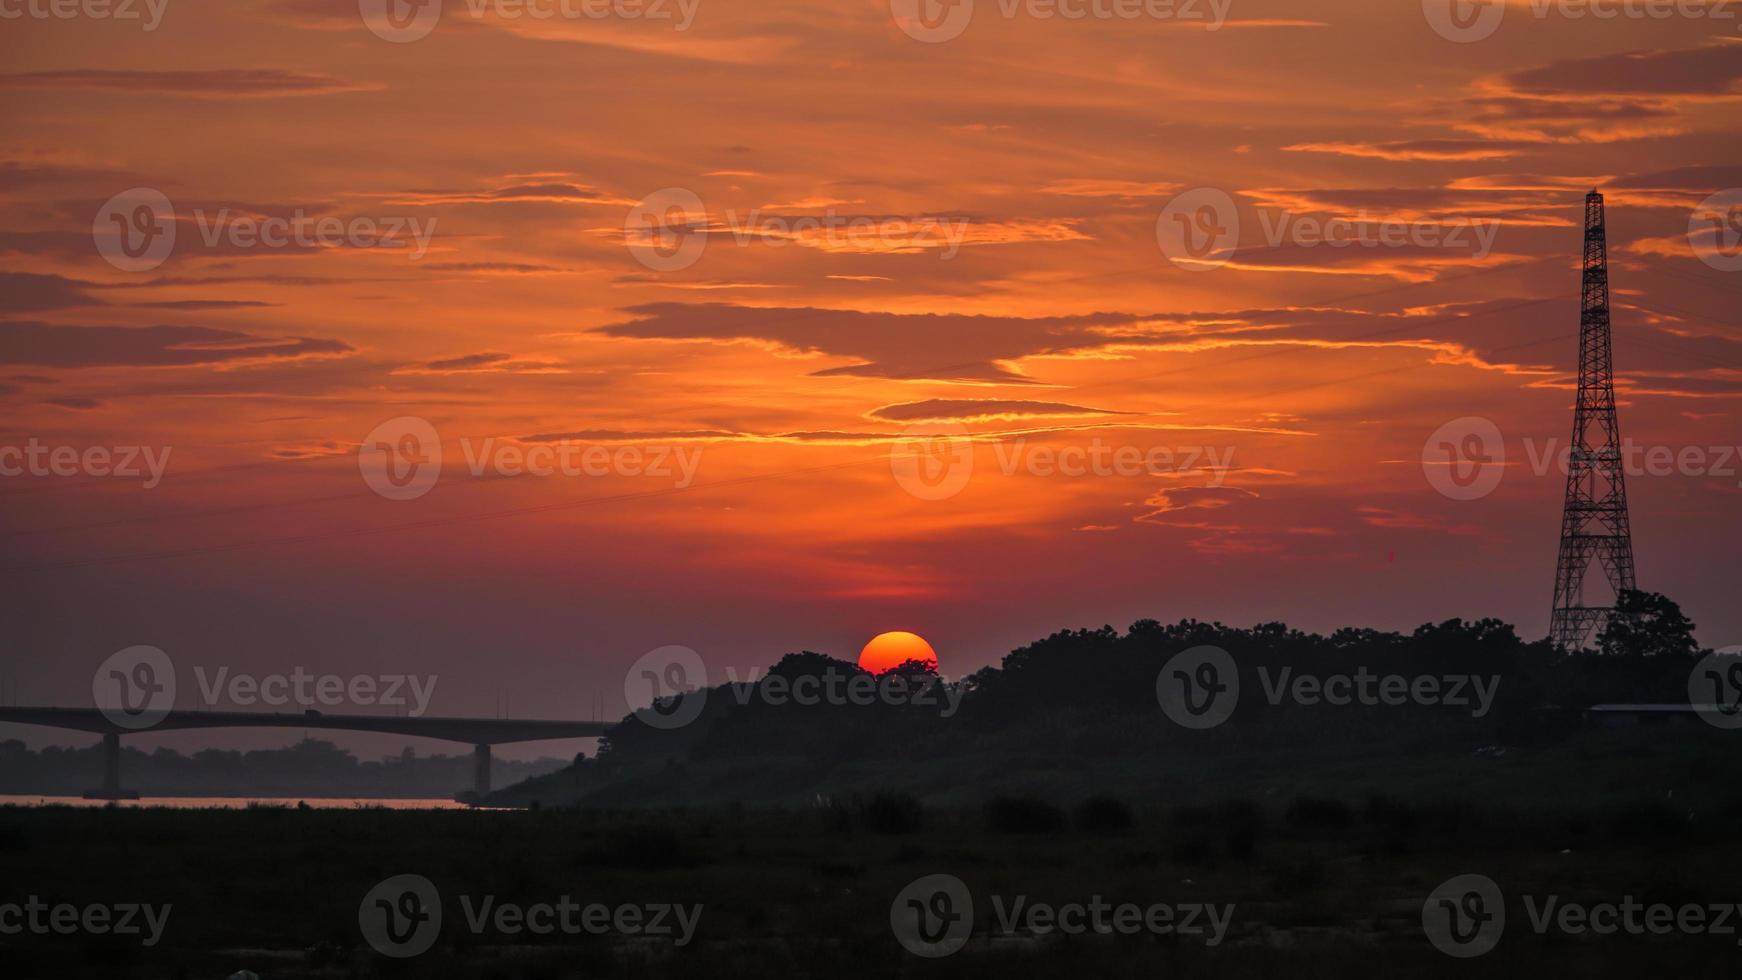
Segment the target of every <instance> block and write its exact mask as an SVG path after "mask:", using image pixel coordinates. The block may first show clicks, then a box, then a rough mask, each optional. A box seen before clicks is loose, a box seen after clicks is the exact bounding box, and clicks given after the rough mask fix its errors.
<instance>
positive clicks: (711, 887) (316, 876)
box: [0, 733, 1742, 978]
mask: <svg viewBox="0 0 1742 980" xmlns="http://www.w3.org/2000/svg"><path fill="white" fill-rule="evenodd" d="M1688 737H1689V738H1690V739H1694V740H1693V741H1687V742H1683V741H1680V740H1678V738H1677V737H1675V736H1672V735H1666V734H1664V733H1632V734H1621V735H1604V736H1594V737H1593V738H1591V739H1586V740H1581V741H1580V742H1578V743H1577V744H1572V745H1567V744H1561V745H1557V746H1554V747H1551V748H1548V749H1545V750H1543V751H1541V752H1536V753H1521V754H1515V755H1512V756H1510V757H1502V758H1498V759H1494V758H1480V759H1476V760H1472V759H1469V758H1467V757H1465V756H1463V755H1459V756H1457V757H1452V756H1447V757H1443V758H1438V759H1433V758H1425V759H1417V760H1416V761H1415V762H1414V763H1413V767H1412V768H1407V769H1405V768H1399V766H1398V764H1396V762H1395V760H1391V763H1392V764H1391V765H1389V766H1387V764H1386V762H1387V760H1385V759H1384V758H1383V755H1382V754H1381V755H1379V756H1377V757H1376V758H1377V759H1378V761H1377V762H1375V761H1374V760H1372V759H1365V760H1364V759H1360V758H1343V759H1337V760H1318V761H1317V763H1316V764H1313V765H1310V766H1309V765H1307V764H1306V763H1305V762H1304V761H1300V762H1299V764H1298V765H1297V766H1296V767H1294V768H1292V769H1290V768H1286V767H1285V768H1281V769H1274V768H1273V769H1268V770H1267V769H1262V768H1261V767H1258V766H1256V765H1255V764H1253V765H1249V766H1248V768H1249V769H1250V770H1251V771H1249V772H1237V771H1230V772H1228V773H1226V774H1225V776H1226V780H1225V784H1224V785H1225V786H1226V787H1234V788H1237V789H1239V790H1241V792H1240V793H1238V794H1231V795H1225V796H1221V797H1219V798H1218V797H1217V796H1216V795H1215V794H1213V793H1212V792H1211V790H1212V788H1213V787H1212V786H1211V784H1210V781H1208V780H1207V779H1205V780H1199V781H1198V782H1196V783H1194V784H1193V785H1191V786H1190V787H1189V790H1190V791H1189V792H1178V793H1170V792H1168V790H1167V788H1166V787H1165V786H1161V785H1140V786H1133V787H1131V790H1130V791H1129V792H1127V793H1122V794H1118V795H1117V796H1118V798H1117V799H1116V800H1102V801H1101V802H1100V803H1099V804H1097V805H1095V806H1086V805H1085V806H1078V805H1077V804H1078V801H1076V800H1073V799H1071V798H1069V797H1068V796H1067V795H1061V796H1058V797H1052V798H1048V797H1045V796H1043V795H1041V794H1034V793H1026V794H1024V793H1022V792H1019V791H1018V787H1017V786H1016V785H1014V784H1013V786H1012V787H1011V792H1010V795H1008V796H1006V797H1004V798H1002V799H1001V801H1000V802H997V803H992V804H987V803H985V801H982V804H981V805H974V804H970V803H967V802H966V801H961V800H954V801H951V802H949V803H944V804H940V803H937V802H934V801H933V800H931V799H929V798H924V799H922V798H921V797H917V796H914V795H910V794H907V793H890V794H881V795H878V794H870V795H866V796H863V797H836V798H834V799H831V800H827V801H823V802H819V803H816V804H814V805H812V806H808V807H792V808H786V809H756V808H746V807H739V806H732V805H724V806H719V807H713V808H706V809H663V810H618V811H611V810H601V809H556V808H541V809H536V810H521V811H460V812H439V811H416V812H386V811H379V810H354V811H320V810H298V809H253V810H241V811H210V810H205V811H188V810H137V809H107V810H104V809H96V810H92V809H6V810H3V811H0V867H3V869H4V873H3V875H0V881H3V882H4V893H3V894H0V903H8V902H12V903H17V902H22V901H23V900H24V899H26V898H27V897H28V896H31V895H35V896H38V897H39V898H40V899H41V900H42V901H43V902H47V903H51V904H56V903H68V904H71V905H74V906H85V905H88V904H102V905H114V904H117V903H144V904H152V905H158V906H161V905H164V904H167V905H169V906H171V910H170V912H169V917H168V919H167V923H166V926H165V928H164V931H163V935H162V939H161V941H160V942H159V943H157V944H156V945H155V946H153V947H150V948H146V947H144V946H143V945H142V943H141V942H140V940H139V939H138V938H124V937H119V936H94V935H90V934H87V933H80V934H76V935H53V934H50V935H42V934H35V933H32V932H29V931H25V932H23V933H21V934H15V935H5V936H0V958H4V959H5V960H6V961H7V962H8V963H9V964H11V966H10V967H9V969H8V970H7V971H6V972H7V975H8V976H12V977H44V978H47V977H55V978H61V977H73V976H104V977H123V976H124V977H139V978H155V977H190V978H192V977H214V978H220V977H228V976H230V975H232V974H233V973H235V972H236V971H238V970H243V969H246V970H252V971H254V972H256V973H258V974H259V975H260V976H262V977H345V976H369V977H374V976H379V977H396V976H404V977H412V976H416V977H455V978H459V977H504V978H510V977H529V978H531V977H552V978H555V977H586V976H603V977H644V976H678V975H681V976H691V977H737V976H744V977H750V976H759V977H766V976H771V975H783V976H799V977H843V978H844V977H889V976H915V977H922V976H970V977H977V976H985V977H992V976H998V977H1008V976H1011V975H1015V976H1065V975H1071V976H1110V977H1124V976H1131V977H1136V976H1145V977H1152V976H1158V975H1160V976H1178V977H1248V976H1252V977H1256V976H1267V977H1274V976H1278V975H1287V976H1290V977H1318V976H1326V977H1329V976H1339V977H1344V976H1350V975H1357V976H1369V975H1373V976H1403V977H1416V976H1420V977H1465V976H1477V975H1482V976H1494V975H1502V976H1531V977H1539V976H1544V975H1550V974H1553V973H1557V972H1559V973H1567V972H1569V971H1570V972H1571V974H1572V975H1577V976H1581V977H1585V976H1630V977H1632V976H1646V975H1652V976H1656V975H1665V976H1669V975H1694V976H1716V975H1723V974H1733V973H1734V972H1735V967H1736V965H1737V964H1738V963H1742V948H1739V947H1738V946H1737V942H1736V937H1735V936H1733V935H1731V936H1717V935H1706V934H1683V933H1682V931H1680V930H1676V931H1674V932H1673V933H1672V934H1669V935H1662V936H1649V935H1629V934H1616V935H1607V936H1596V935H1591V934H1589V933H1586V934H1584V935H1582V936H1575V935H1570V934H1566V933H1565V932H1563V931H1561V930H1558V929H1551V930H1549V932H1548V933H1547V934H1541V935H1539V934H1537V933H1536V932H1535V930H1533V928H1532V926H1531V922H1530V919H1529V916H1528V910H1527V907H1526V904H1525V897H1526V896H1529V897H1530V899H1531V901H1533V902H1537V903H1540V902H1542V901H1543V900H1545V899H1546V898H1547V897H1548V896H1551V895H1552V896H1557V897H1558V899H1559V900H1560V901H1562V902H1568V901H1574V902H1580V903H1588V904H1600V903H1620V902H1622V901H1623V900H1624V899H1625V898H1627V897H1629V896H1631V897H1632V898H1635V899H1637V900H1639V901H1641V902H1644V903H1648V904H1649V903H1666V904H1668V905H1670V906H1675V907H1680V906H1684V905H1688V904H1699V905H1716V904H1721V903H1734V902H1736V901H1738V900H1739V899H1742V889H1739V888H1738V887H1737V886H1736V885H1735V882H1734V874H1733V871H1734V869H1736V868H1738V867H1742V842H1738V840H1737V837H1736V834H1735V832H1734V830H1735V828H1736V827H1737V826H1738V825H1739V821H1742V806H1739V805H1738V797H1737V796H1736V794H1735V791H1734V790H1732V789H1730V788H1729V786H1728V782H1729V781H1727V780H1724V779H1722V776H1721V773H1722V772H1723V771H1724V770H1713V769H1711V768H1710V766H1711V765H1713V764H1715V763H1714V760H1713V759H1709V758H1707V755H1706V753H1707V752H1709V751H1713V750H1711V749H1710V748H1709V746H1710V745H1712V744H1713V743H1711V742H1710V741H1709V739H1705V738H1703V737H1698V738H1696V737H1695V736H1688ZM1723 748H1724V749H1726V750H1727V748H1728V746H1727V744H1725V745H1723ZM1225 761H1226V760H1225ZM1297 761H1298V760H1297ZM1375 765H1377V766H1380V767H1381V768H1379V769H1375V768H1374V766H1375ZM1235 768H1238V766H1237V765H1236V766H1235ZM1014 782H1015V783H1022V782H1024V781H1023V780H1016V781H1014ZM1060 782H1061V785H1068V783H1069V780H1061V781H1060ZM1371 783H1384V784H1388V785H1390V786H1392V787H1394V788H1395V789H1396V790H1397V793H1396V794H1395V795H1390V796H1385V797H1375V796H1373V795H1372V794H1371V793H1369V792H1367V791H1366V790H1367V788H1368V786H1369V784H1371ZM1467 873H1479V874H1484V875H1487V876H1488V877H1490V878H1492V879H1493V880H1494V881H1495V882H1496V883H1497V884H1498V885H1499V887H1500V888H1501V889H1502V891H1503V892H1504V894H1505V896H1506V900H1505V903H1506V908H1507V915H1508V920H1507V925H1506V929H1505V933H1504V937H1503V938H1502V939H1501V941H1500V943H1499V945H1498V947H1497V948H1495V950H1494V951H1493V952H1491V953H1489V954H1487V955H1485V956H1482V957H1480V958H1477V959H1471V960H1459V959H1454V958H1452V957H1450V956H1447V955H1445V954H1443V953H1442V952H1440V951H1438V950H1436V949H1435V948H1434V946H1433V945H1431V944H1430V943H1429V941H1428V940H1427V938H1426V937H1425V935H1424V931H1423V924H1422V906H1423V902H1424V900H1425V899H1426V898H1427V896H1428V895H1429V893H1430V892H1432V891H1433V890H1434V889H1435V887H1436V886H1438V885H1439V884H1440V883H1441V882H1443V881H1445V880H1447V879H1448V878H1451V877H1453V876H1456V875H1461V874H1467ZM404 874H417V875H422V876H424V877H426V878H427V879H429V881H430V882H431V883H432V884H433V886H434V887H435V888H436V889H437V890H438V892H439V895H440V899H439V902H440V905H441V908H442V911H443V922H442V924H441V928H440V930H439V934H438V935H437V937H436V938H435V940H434V945H433V948H431V949H430V950H429V951H428V952H425V953H423V954H421V955H419V956H415V957H412V958H408V959H394V958H390V957H387V956H384V955H381V954H380V953H378V952H377V951H376V950H375V949H372V948H371V947H370V945H369V944H368V943H367V942H365V940H364V938H363V935H362V933H361V930H360V926H359V907H360V906H361V905H362V904H363V903H364V897H365V896H366V895H368V894H369V893H370V891H371V889H372V888H374V886H376V885H377V884H378V883H380V882H382V881H383V880H384V879H388V878H391V877H394V876H397V875H404ZM932 874H949V875H953V876H955V877H957V878H959V879H960V880H961V881H962V882H963V883H964V884H965V885H966V886H967V888H968V890H969V892H970V893H971V895H972V896H973V903H974V904H973V916H972V923H973V930H972V934H971V936H970V938H969V939H968V941H967V944H966V945H965V947H963V948H962V949H960V951H958V952H956V953H954V954H953V955H950V956H947V957H943V958H939V959H929V960H928V959H922V958H920V957H918V956H915V955H913V954H912V953H910V952H908V951H907V950H906V949H904V948H903V947H902V945H901V944H900V943H899V942H898V941H897V939H896V936H895V934H894V932H893V930H892V928H891V905H892V903H893V902H894V900H895V897H896V895H897V894H898V893H899V892H901V891H902V889H903V888H904V886H906V885H907V884H908V883H909V882H912V881H914V880H915V879H917V878H920V877H923V876H926V875H932ZM564 896H568V897H570V898H571V899H573V900H574V901H575V902H576V903H578V904H581V905H586V904H589V903H604V904H606V905H608V906H616V905H619V904H632V905H637V906H653V905H664V904H668V903H669V904H681V905H686V906H693V905H696V904H700V905H701V906H702V912H701V914H700V919H699V925H698V926H697V928H696V931H695V935H694V939H693V941H692V942H689V943H688V944H686V945H683V946H681V947H680V946H678V945H677V944H676V943H675V942H674V941H673V940H672V939H669V938H657V937H645V936H639V935H626V934H623V933H622V932H608V933H606V934H603V935H590V934H583V935H561V934H557V935H551V936H530V935H528V934H526V933H524V932H521V933H508V932H504V931H503V930H501V929H500V928H497V927H496V925H495V924H494V923H492V924H487V925H486V926H485V927H484V928H483V929H481V930H480V931H474V930H473V929H472V928H471V926H470V925H469V924H468V921H467V911H468V909H469V908H470V909H475V908H476V907H477V906H478V905H479V904H480V903H481V902H483V901H484V900H485V899H486V898H489V899H491V900H493V901H494V903H495V904H496V905H498V906H499V905H501V904H502V903H510V904H514V905H522V906H527V905H534V904H537V903H556V902H557V901H558V900H559V899H561V898H562V897H564ZM994 896H996V897H997V898H998V900H999V901H1001V902H1003V903H1006V904H1008V903H1009V902H1010V901H1011V900H1012V899H1014V898H1015V897H1016V896H1024V897H1025V898H1026V900H1027V901H1029V902H1037V901H1038V902H1046V903H1053V904H1065V903H1073V902H1078V903H1087V902H1089V901H1090V900H1091V898H1093V897H1094V896H1100V897H1102V898H1103V899H1105V900H1106V901H1108V902H1111V903H1135V904H1137V905H1140V906H1148V905H1151V904H1154V903H1170V904H1178V903H1213V904H1232V905H1233V913H1232V918H1231V923H1230V925H1229V928H1228V931H1227V934H1226V936H1225V938H1224V940H1223V941H1222V942H1220V943H1219V944H1216V945H1213V946H1212V945H1210V944H1209V943H1207V942H1206V941H1205V939H1204V938H1202V937H1195V938H1194V937H1184V936H1178V935H1158V934H1151V933H1147V932H1144V933H1139V934H1136V935H1092V934H1085V935H1075V936H1063V935H1060V934H1059V933H1058V932H1056V931H1055V932H1051V933H1037V932H1034V931H1032V930H1029V929H1025V928H1020V927H1019V928H1016V929H1014V930H1012V931H1010V932H1008V933H1006V932H1005V931H1004V930H1003V929H1002V928H1001V923H1000V921H999V919H998V916H997V915H996V914H995V911H994V907H993V898H994ZM466 903H470V905H468V904H466ZM3 924H4V919H0V925H3ZM1732 925H1733V926H1742V923H1732Z"/></svg>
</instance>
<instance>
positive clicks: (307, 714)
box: [0, 707, 612, 800]
mask: <svg viewBox="0 0 1742 980" xmlns="http://www.w3.org/2000/svg"><path fill="white" fill-rule="evenodd" d="M4 722H10V723H12V724H18V725H41V726H44V727H47V728H66V729H72V730H74V731H80V732H93V733H95V734H98V735H101V736H103V785H102V787H101V788H99V789H94V790H91V791H90V792H89V793H86V794H85V798H86V799H91V800H136V799H138V798H139V794H138V793H135V792H132V791H130V790H125V789H122V788H121V736H123V735H143V734H147V733H150V732H170V731H188V730H191V729H196V728H324V729H331V730H334V731H346V732H380V733H383V734H389V735H412V736H416V737H418V738H433V739H440V740H442V741H447V742H465V743H467V744H469V745H471V746H472V760H473V764H472V783H473V785H472V792H473V793H475V794H476V795H477V796H480V797H481V796H483V795H484V794H486V793H488V792H490V746H492V745H501V744H504V743H507V742H537V741H542V740H546V739H558V738H598V737H600V736H603V735H608V734H610V731H611V728H612V724H611V723H609V722H603V721H545V720H538V719H520V718H428V717H422V718H400V717H394V716H391V715H329V714H323V713H321V712H319V711H304V712H300V713H297V712H277V713H273V712H259V711H171V712H169V713H168V714H167V715H164V716H163V718H162V719H161V720H159V721H157V722H156V723H154V724H152V725H151V726H150V727H147V728H128V727H126V726H123V725H117V724H116V723H115V722H113V721H111V720H110V719H109V716H108V715H106V714H104V713H103V712H102V711H99V710H97V709H96V708H4V707H0V723H4Z"/></svg>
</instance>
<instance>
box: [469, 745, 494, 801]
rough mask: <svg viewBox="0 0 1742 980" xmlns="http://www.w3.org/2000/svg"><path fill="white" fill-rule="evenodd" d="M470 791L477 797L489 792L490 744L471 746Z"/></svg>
mask: <svg viewBox="0 0 1742 980" xmlns="http://www.w3.org/2000/svg"><path fill="white" fill-rule="evenodd" d="M472 791H473V792H475V793H477V794H478V795H479V796H483V795H485V794H486V793H489V792H490V744H489V743H488V742H480V743H478V744H477V745H474V746H472Z"/></svg>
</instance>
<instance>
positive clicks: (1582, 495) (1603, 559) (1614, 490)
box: [1549, 190, 1634, 650]
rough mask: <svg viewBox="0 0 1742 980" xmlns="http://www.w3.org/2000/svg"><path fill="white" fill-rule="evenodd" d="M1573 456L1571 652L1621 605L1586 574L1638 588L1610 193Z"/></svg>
mask: <svg viewBox="0 0 1742 980" xmlns="http://www.w3.org/2000/svg"><path fill="white" fill-rule="evenodd" d="M1570 450H1571V452H1570V454H1569V456H1568V458H1567V497H1566V507H1565V509H1564V510H1563V511H1562V515H1561V550H1560V560H1559V562H1557V563H1556V566H1555V580H1554V615H1553V617H1552V618H1551V620H1550V625H1549V638H1550V639H1551V640H1553V641H1554V643H1555V645H1556V646H1558V647H1560V648H1562V649H1565V650H1578V649H1581V648H1582V647H1584V645H1585V643H1586V641H1587V640H1588V639H1589V638H1590V636H1591V633H1592V630H1593V629H1594V628H1598V627H1600V626H1601V624H1603V623H1605V622H1607V621H1608V619H1609V616H1610V615H1611V614H1612V613H1613V612H1614V602H1613V600H1611V601H1610V604H1609V605H1606V606H1592V605H1587V604H1586V602H1585V595H1584V585H1585V573H1586V571H1588V570H1589V569H1590V567H1591V561H1592V559H1595V560H1596V561H1597V562H1599V563H1601V564H1602V566H1603V573H1604V575H1605V576H1606V577H1607V579H1608V582H1609V589H1610V591H1611V592H1613V593H1614V594H1615V595H1619V594H1620V593H1621V592H1622V591H1623V590H1628V589H1632V588H1634V582H1633V533H1632V529H1631V527H1630V525H1629V523H1628V520H1627V477H1626V473H1625V472H1624V470H1623V462H1624V461H1623V459H1622V452H1621V429H1620V426H1619V425H1618V424H1617V423H1616V421H1615V376H1614V364H1613V358H1612V356H1611V349H1610V337H1609V249H1608V245H1607V242H1606V239H1605V236H1604V231H1603V195H1601V194H1599V193H1597V192H1596V191H1594V190H1593V191H1592V192H1591V193H1589V194H1587V195H1585V276H1584V288H1583V289H1582V290H1581V297H1580V303H1579V396H1578V402H1577V404H1576V405H1575V407H1574V408H1573V440H1572V445H1571V446H1570Z"/></svg>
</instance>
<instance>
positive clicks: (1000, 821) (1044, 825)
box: [986, 796, 1065, 834]
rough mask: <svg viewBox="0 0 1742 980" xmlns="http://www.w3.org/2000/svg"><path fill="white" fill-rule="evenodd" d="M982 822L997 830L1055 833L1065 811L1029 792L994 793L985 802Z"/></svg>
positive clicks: (1062, 822) (1061, 827)
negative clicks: (1027, 794)
mask: <svg viewBox="0 0 1742 980" xmlns="http://www.w3.org/2000/svg"><path fill="white" fill-rule="evenodd" d="M986 825H987V826H988V827H990V828H991V829H992V830H993V831H995V832H996V833H1000V834H1056V833H1059V832H1061V831H1063V830H1064V829H1065V812H1064V811H1063V810H1060V809H1059V808H1058V807H1056V806H1053V805H1052V804H1051V803H1048V802H1046V801H1045V800H1040V799H1036V798H1034V797H1031V796H997V797H993V798H992V799H990V800H988V801H987V802H986Z"/></svg>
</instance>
